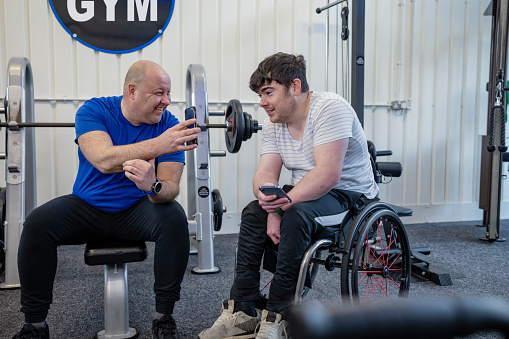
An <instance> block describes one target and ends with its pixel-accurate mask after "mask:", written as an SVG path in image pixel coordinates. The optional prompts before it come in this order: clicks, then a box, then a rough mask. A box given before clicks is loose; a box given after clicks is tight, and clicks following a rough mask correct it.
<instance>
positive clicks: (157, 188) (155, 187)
mask: <svg viewBox="0 0 509 339" xmlns="http://www.w3.org/2000/svg"><path fill="white" fill-rule="evenodd" d="M162 188H163V184H161V182H160V181H159V179H157V181H156V182H155V183H154V185H152V193H154V194H158V193H159V192H161V189H162Z"/></svg>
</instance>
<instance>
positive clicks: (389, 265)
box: [341, 209, 411, 303]
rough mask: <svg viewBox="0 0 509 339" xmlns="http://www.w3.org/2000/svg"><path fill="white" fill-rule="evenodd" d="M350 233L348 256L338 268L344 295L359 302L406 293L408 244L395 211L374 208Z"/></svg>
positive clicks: (407, 288)
mask: <svg viewBox="0 0 509 339" xmlns="http://www.w3.org/2000/svg"><path fill="white" fill-rule="evenodd" d="M353 233H354V234H352V238H351V239H352V241H351V242H352V244H351V246H350V249H351V250H350V251H348V252H349V253H347V254H345V257H346V258H349V260H348V261H347V264H345V265H344V267H345V270H342V272H341V273H342V276H341V282H342V286H341V287H342V292H343V295H344V299H348V300H350V298H351V300H352V301H353V303H363V302H367V301H372V300H373V299H379V298H387V297H389V298H390V297H406V296H407V295H408V290H409V288H410V275H411V271H410V270H411V268H410V267H411V262H410V260H411V258H410V246H409V243H408V237H407V234H406V232H405V229H404V227H403V224H402V223H401V220H400V219H399V217H398V216H397V215H396V213H394V212H393V211H392V210H390V209H377V210H374V211H372V212H370V213H369V214H368V215H367V216H366V218H365V219H364V222H362V223H360V224H358V227H356V230H355V232H353ZM345 257H344V258H343V259H344V260H345V259H346V258H345ZM343 285H345V286H343ZM343 289H345V290H343Z"/></svg>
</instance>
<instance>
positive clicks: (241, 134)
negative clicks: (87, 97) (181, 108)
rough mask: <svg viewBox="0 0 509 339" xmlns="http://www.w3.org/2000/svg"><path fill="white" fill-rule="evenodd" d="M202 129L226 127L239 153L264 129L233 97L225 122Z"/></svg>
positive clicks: (55, 124) (35, 124)
mask: <svg viewBox="0 0 509 339" xmlns="http://www.w3.org/2000/svg"><path fill="white" fill-rule="evenodd" d="M197 125H198V127H200V128H201V129H202V131H204V130H206V129H208V128H225V134H224V135H225V143H226V148H227V149H228V152H230V153H237V152H238V151H239V150H240V146H241V145H242V141H246V140H248V139H250V138H251V136H252V135H253V133H257V132H258V131H259V130H261V129H262V126H261V125H259V124H258V121H256V120H254V119H253V117H252V116H251V114H249V113H246V112H243V111H242V105H241V103H240V101H239V100H237V99H232V100H230V102H229V103H228V106H227V108H226V111H225V123H224V124H199V123H198V124H197ZM1 127H6V128H8V129H10V130H18V129H20V128H30V127H74V123H72V122H15V121H11V122H0V128H1Z"/></svg>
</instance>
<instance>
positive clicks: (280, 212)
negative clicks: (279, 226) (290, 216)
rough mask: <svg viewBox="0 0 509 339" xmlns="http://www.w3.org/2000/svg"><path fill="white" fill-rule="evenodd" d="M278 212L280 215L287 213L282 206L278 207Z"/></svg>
mask: <svg viewBox="0 0 509 339" xmlns="http://www.w3.org/2000/svg"><path fill="white" fill-rule="evenodd" d="M276 213H277V214H279V215H280V216H283V214H285V211H283V210H282V209H281V208H278V209H277V210H276Z"/></svg>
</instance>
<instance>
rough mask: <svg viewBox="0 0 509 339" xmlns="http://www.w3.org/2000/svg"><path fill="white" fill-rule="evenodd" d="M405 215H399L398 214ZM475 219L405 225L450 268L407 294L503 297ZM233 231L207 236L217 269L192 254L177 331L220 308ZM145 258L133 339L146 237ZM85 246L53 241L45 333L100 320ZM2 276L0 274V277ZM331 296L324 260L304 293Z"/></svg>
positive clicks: (140, 321) (491, 247)
mask: <svg viewBox="0 0 509 339" xmlns="http://www.w3.org/2000/svg"><path fill="white" fill-rule="evenodd" d="M403 221H404V220H403ZM478 224H479V222H455V223H436V224H434V223H428V224H411V225H406V226H405V227H406V230H407V233H408V235H409V239H410V244H411V247H421V246H429V247H430V248H431V254H430V255H429V258H430V260H431V262H432V265H435V266H439V267H441V268H442V269H443V270H444V271H446V272H449V273H450V275H451V278H452V285H449V286H438V285H435V284H434V283H432V282H429V281H420V280H419V279H414V280H415V281H413V283H412V284H411V286H410V295H409V298H411V299H426V300H430V299H436V300H439V299H443V298H444V297H448V298H449V297H483V298H484V297H486V298H495V299H497V300H502V301H504V302H507V303H509V289H508V288H507V280H506V279H507V272H509V260H507V253H509V241H507V242H485V241H481V240H479V238H480V237H483V236H484V233H485V228H483V227H479V226H478ZM500 233H501V237H507V238H508V239H509V220H502V221H501V226H500ZM236 243H237V235H236V234H229V235H217V236H216V237H215V239H214V248H215V263H216V265H218V266H219V267H220V268H221V272H220V273H218V274H213V275H195V274H192V273H191V269H192V268H193V267H195V266H196V265H197V260H198V258H197V256H196V255H191V256H190V259H189V265H188V270H187V272H186V276H185V277H184V282H183V285H182V297H181V301H180V302H179V303H178V304H177V306H176V310H175V314H174V316H175V319H176V321H177V326H178V328H179V331H180V333H181V337H182V338H183V339H187V338H196V335H197V334H198V333H199V332H200V331H201V330H202V329H204V328H206V327H208V326H210V325H211V324H212V323H213V322H214V320H215V319H216V318H217V317H218V316H219V313H220V308H221V301H222V300H223V299H225V298H227V297H228V295H229V289H230V285H231V283H232V278H233V268H234V255H235V246H236ZM147 245H148V248H149V258H148V259H147V260H146V261H144V262H141V263H130V264H128V279H129V308H130V324H131V326H134V327H136V328H137V329H138V331H140V336H139V338H140V339H145V338H151V332H150V331H151V330H150V326H151V320H152V316H153V312H154V298H153V292H152V285H153V271H152V268H153V265H152V258H153V244H151V243H148V244H147ZM83 251H84V246H63V247H61V248H60V249H59V266H58V270H57V277H56V280H55V288H54V302H53V304H52V306H51V309H50V313H49V316H48V319H47V321H48V323H49V326H50V334H51V338H59V339H60V338H74V339H82V338H83V339H88V338H93V336H94V334H95V333H96V332H97V331H99V330H102V329H103V328H102V326H103V268H102V266H87V265H86V264H85V263H84V261H83ZM3 279H4V277H3V276H1V275H0V281H3ZM19 294H20V292H19V290H1V291H0V339H7V338H12V336H13V335H14V334H15V333H16V332H17V331H19V329H20V328H21V326H22V324H23V315H22V313H20V312H19ZM313 299H317V300H322V301H323V300H327V301H328V302H330V301H333V302H335V301H337V303H338V304H339V303H340V302H341V301H340V293H339V270H335V271H333V272H327V271H325V270H324V269H323V268H321V269H320V272H319V274H318V276H317V278H316V281H315V286H314V288H313V290H312V291H311V292H310V293H309V294H308V296H307V297H306V298H305V300H313ZM499 337H501V336H500V335H499V334H498V333H486V332H481V333H474V334H472V335H470V336H469V337H468V338H499Z"/></svg>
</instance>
